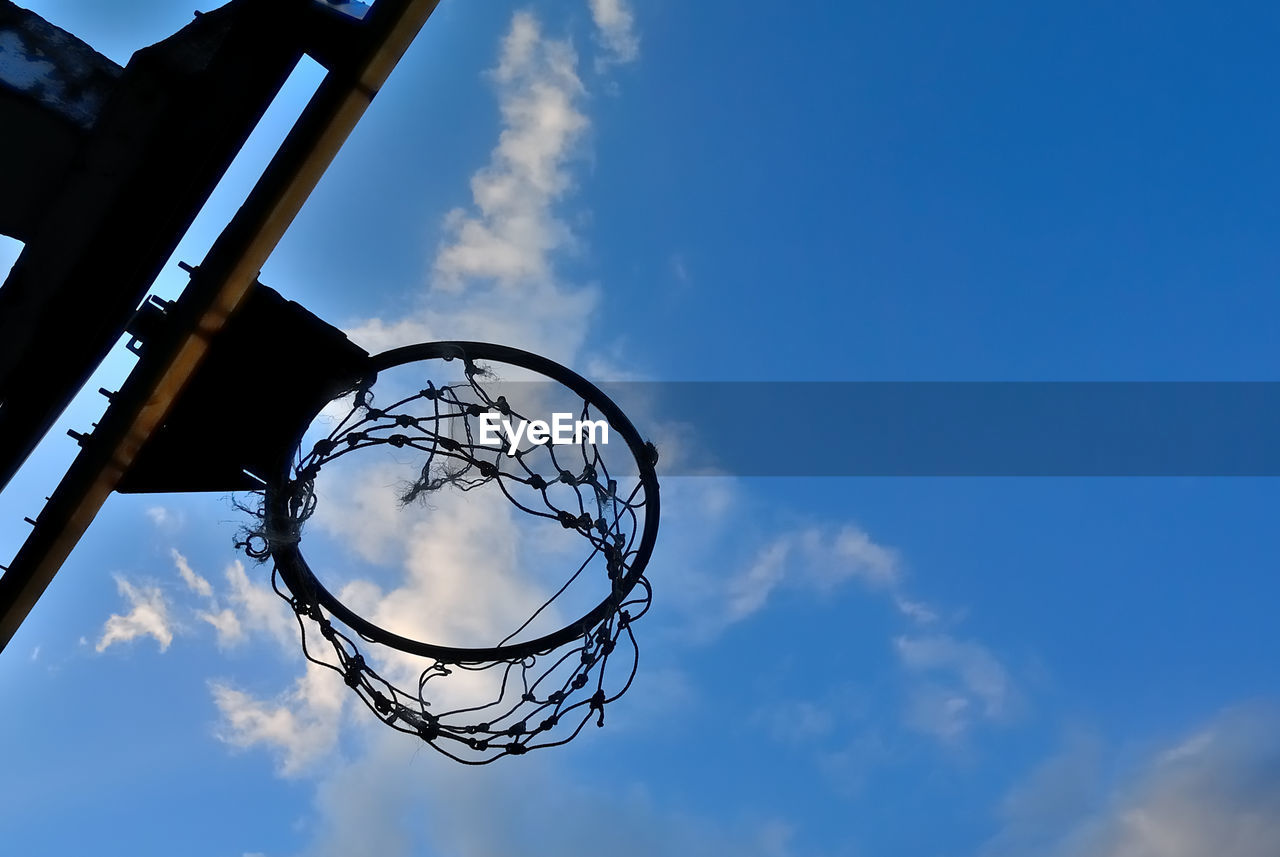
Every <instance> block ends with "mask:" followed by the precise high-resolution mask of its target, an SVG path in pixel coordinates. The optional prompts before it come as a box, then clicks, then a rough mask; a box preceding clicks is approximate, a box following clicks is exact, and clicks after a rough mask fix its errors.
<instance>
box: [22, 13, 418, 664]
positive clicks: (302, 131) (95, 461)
mask: <svg viewBox="0 0 1280 857" xmlns="http://www.w3.org/2000/svg"><path fill="white" fill-rule="evenodd" d="M438 3H439V0H378V2H377V3H375V4H374V6H373V7H372V9H371V10H370V12H369V13H368V15H366V17H365V19H364V21H363V23H362V25H361V28H360V29H361V33H362V38H361V39H360V40H359V42H358V43H357V44H355V45H353V49H352V51H351V53H349V54H348V55H347V58H346V61H345V62H336V61H335V62H333V63H332V65H331V67H330V70H329V72H328V74H327V75H326V76H325V78H324V80H323V82H322V83H321V85H320V87H319V89H318V90H317V91H316V94H315V95H314V96H313V97H312V99H311V101H310V102H309V103H308V105H307V107H306V109H305V110H304V111H303V114H302V116H301V117H300V118H299V119H298V121H297V123H295V125H294V127H293V130H292V131H291V132H290V133H289V136H288V137H287V138H286V139H285V142H284V143H283V144H282V145H281V147H280V149H279V150H278V151H277V152H276V155H275V157H274V158H272V160H271V163H270V164H269V165H268V166H267V169H266V170H265V171H264V172H263V174H262V176H261V178H259V180H258V182H257V184H256V185H255V186H254V188H253V190H252V191H251V192H250V194H249V196H248V198H247V199H246V201H245V203H244V205H243V206H242V207H241V208H240V210H239V211H238V212H237V213H236V215H235V217H234V218H233V219H232V221H231V222H230V223H229V224H228V225H227V228H226V229H225V230H223V232H222V235H221V236H220V237H219V238H218V240H217V241H216V242H215V243H214V246H213V247H212V249H211V250H210V251H209V254H208V256H207V257H206V259H205V261H204V262H202V263H201V265H200V267H199V270H198V272H197V274H196V275H194V276H193V277H192V282H191V285H190V286H189V287H188V288H187V290H186V291H185V292H184V293H183V295H182V297H181V298H180V299H179V300H178V301H177V302H176V304H175V305H174V306H173V308H172V309H171V310H170V313H169V314H170V316H171V321H170V323H169V324H167V325H166V329H167V330H168V331H169V332H170V333H169V335H168V336H167V337H166V336H162V337H158V338H157V339H156V341H155V342H153V343H151V344H149V345H148V347H147V351H146V352H145V353H144V355H143V359H142V360H141V361H140V362H139V365H138V366H137V368H136V369H135V371H134V372H133V373H132V374H131V375H130V376H129V378H128V379H127V381H126V383H125V385H124V387H123V388H122V389H121V391H120V393H119V395H118V396H117V397H116V401H115V402H114V403H113V406H112V408H111V409H110V410H109V412H108V414H107V415H106V416H104V418H103V421H102V423H101V424H100V426H99V428H98V429H97V430H96V431H95V432H94V433H93V435H92V436H91V437H90V438H89V440H88V441H87V443H86V444H85V447H84V449H82V451H81V453H80V455H79V456H77V458H76V460H75V461H74V462H73V463H72V465H71V468H70V469H69V470H68V472H67V475H66V476H65V477H64V478H63V480H62V482H61V483H60V484H59V485H58V488H57V489H56V490H55V491H54V494H53V496H52V497H51V498H50V501H49V503H48V504H47V505H46V506H45V508H44V510H43V511H42V512H41V513H40V515H39V517H38V518H37V520H36V525H35V527H34V529H33V530H32V533H31V535H30V537H29V538H28V539H27V541H26V543H25V544H24V545H23V546H22V548H21V549H20V550H19V552H18V554H17V556H16V557H15V558H14V560H13V563H12V564H11V565H10V567H9V570H8V571H7V572H6V573H5V575H4V576H3V577H2V578H0V649H2V648H3V647H4V646H5V645H7V644H8V642H9V640H10V639H12V637H13V635H14V633H15V632H16V631H17V629H18V627H19V626H20V625H21V623H22V621H23V619H25V618H26V616H27V614H28V613H29V612H30V610H31V608H32V607H33V606H34V605H35V603H36V601H37V600H38V599H39V597H40V595H41V594H42V593H43V592H44V590H45V588H46V587H47V586H48V584H49V582H50V581H51V580H52V579H53V577H54V575H55V574H56V573H57V571H58V569H59V567H61V565H62V563H63V561H65V559H66V558H67V556H68V555H69V554H70V553H71V550H72V548H73V547H74V546H75V544H76V543H77V542H78V541H79V539H80V537H81V536H82V535H83V534H84V532H85V530H86V529H87V528H88V526H89V524H90V523H91V522H92V520H93V518H94V516H95V515H96V514H97V512H98V510H99V509H100V508H101V507H102V504H103V503H104V502H105V501H106V499H107V497H108V496H109V495H110V494H111V492H112V491H114V490H115V488H116V487H117V486H118V485H119V482H120V480H121V478H122V476H123V475H124V474H125V473H126V472H127V471H128V469H129V466H130V465H131V464H132V463H133V461H134V459H135V458H136V457H137V455H138V453H139V450H140V449H141V448H142V446H143V445H144V444H145V443H146V441H147V439H148V438H149V437H150V436H151V435H152V434H153V433H154V432H155V431H156V430H157V428H158V427H159V426H160V425H162V424H163V422H164V420H165V417H166V416H167V414H168V413H169V410H170V408H171V407H172V405H173V402H174V401H175V399H176V398H177V396H179V395H180V394H181V392H182V390H183V388H184V387H185V386H186V384H187V382H188V381H189V380H190V379H191V377H192V376H193V374H194V373H195V371H196V369H197V368H198V367H199V365H200V363H201V361H202V360H203V359H204V357H205V355H206V353H207V352H208V350H209V348H210V346H211V344H213V343H214V342H215V341H216V337H217V334H218V332H219V331H220V330H221V329H222V328H223V326H224V325H225V324H226V322H227V319H228V318H230V317H231V316H232V315H233V314H234V313H235V311H236V310H237V308H238V307H239V306H240V305H241V303H242V301H243V300H244V299H245V297H246V295H247V294H248V293H249V291H250V289H252V288H253V284H254V282H255V278H256V276H257V274H258V271H259V269H260V268H261V267H262V265H263V263H264V262H265V261H266V259H267V257H268V256H269V255H270V253H271V251H272V250H273V249H274V248H275V246H276V244H277V243H278V242H279V240H280V238H281V237H282V236H283V234H284V232H285V229H286V228H287V227H288V225H289V224H290V223H291V222H292V220H293V218H294V216H295V215H296V214H297V213H298V210H299V209H300V208H301V207H302V204H303V202H304V201H305V200H306V198H307V197H308V195H309V194H310V193H311V191H312V189H313V188H314V187H315V185H316V183H317V182H318V181H319V179H320V176H321V175H322V174H323V173H324V170H325V169H326V168H327V166H328V165H329V163H330V162H331V161H332V159H333V157H334V155H335V154H336V153H337V151H338V149H339V148H340V147H341V145H342V143H343V141H345V139H346V138H347V136H348V134H349V133H350V132H351V130H352V129H353V128H354V127H355V125H356V123H357V122H358V121H359V119H360V117H361V116H362V115H363V113H364V111H365V109H366V108H367V107H368V105H369V102H370V101H371V100H372V98H373V97H374V95H375V94H376V93H377V91H378V90H379V89H380V88H381V86H382V84H383V83H384V82H385V80H386V78H387V76H388V74H390V72H391V70H392V69H393V68H394V67H395V65H396V63H397V62H398V61H399V59H400V57H401V56H403V54H404V52H405V50H406V49H407V48H408V46H409V44H410V43H411V42H412V41H413V39H414V37H415V36H416V35H417V33H418V31H419V30H420V29H421V27H422V25H423V24H424V23H425V22H426V20H427V18H428V17H429V16H430V15H431V13H432V12H433V11H434V10H435V8H436V6H437V4H438Z"/></svg>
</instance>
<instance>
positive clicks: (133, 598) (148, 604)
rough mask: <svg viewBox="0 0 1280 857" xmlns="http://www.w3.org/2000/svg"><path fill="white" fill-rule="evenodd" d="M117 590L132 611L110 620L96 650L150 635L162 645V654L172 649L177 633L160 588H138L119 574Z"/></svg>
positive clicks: (103, 649) (104, 627) (102, 649)
mask: <svg viewBox="0 0 1280 857" xmlns="http://www.w3.org/2000/svg"><path fill="white" fill-rule="evenodd" d="M116 589H117V590H118V591H119V593H120V595H121V596H122V597H123V598H124V599H125V600H126V601H127V602H128V603H129V612H128V613H125V614H123V615H121V614H119V613H116V614H113V615H112V616H111V617H110V618H108V619H107V621H106V624H105V625H103V626H102V636H101V637H100V638H99V639H98V643H97V646H96V647H95V648H96V649H97V650H98V651H99V652H103V651H106V650H107V648H108V647H110V646H113V645H115V644H116V643H127V642H129V641H130V640H133V639H135V638H137V637H144V636H147V637H153V638H155V640H156V642H157V643H159V644H160V651H162V652H163V651H165V650H166V649H168V648H169V644H170V643H172V642H173V631H172V629H171V627H170V622H169V608H168V604H167V603H166V602H165V598H164V593H162V592H161V591H160V587H158V586H134V585H133V584H131V583H130V582H129V581H127V580H125V579H124V578H123V577H121V576H120V575H116Z"/></svg>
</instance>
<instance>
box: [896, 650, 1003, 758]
mask: <svg viewBox="0 0 1280 857" xmlns="http://www.w3.org/2000/svg"><path fill="white" fill-rule="evenodd" d="M894 649H895V651H896V653H897V656H898V660H899V662H900V663H901V664H902V666H903V667H904V668H905V669H906V670H907V671H908V673H910V674H912V675H913V676H915V677H918V678H921V679H923V680H922V681H919V682H916V683H914V684H913V685H912V687H911V689H910V690H909V697H910V698H909V702H908V724H909V725H910V726H911V727H912V728H914V729H916V730H918V731H920V732H924V733H926V734H929V735H932V736H934V737H935V738H938V739H940V740H943V741H954V740H956V739H958V738H960V737H962V736H963V735H964V734H965V733H967V732H968V731H969V729H970V728H971V727H972V726H973V725H974V724H976V723H980V722H983V721H987V722H991V721H994V722H999V721H1001V720H1004V719H1006V718H1007V717H1009V716H1010V714H1011V713H1012V709H1013V705H1014V701H1015V698H1016V696H1015V692H1014V687H1013V681H1012V679H1011V678H1010V676H1009V672H1008V670H1006V669H1005V667H1004V665H1003V664H1002V663H1001V662H1000V661H999V660H998V659H997V658H996V657H995V655H993V654H992V653H991V651H990V650H989V649H987V647H986V646H983V645H982V644H980V643H977V642H974V641H972V640H957V639H956V638H954V637H952V636H950V635H947V634H934V635H927V636H907V635H904V636H900V637H898V638H897V639H895V640H894Z"/></svg>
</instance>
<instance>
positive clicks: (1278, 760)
mask: <svg viewBox="0 0 1280 857" xmlns="http://www.w3.org/2000/svg"><path fill="white" fill-rule="evenodd" d="M1277 714H1280V711H1277V710H1276V709H1275V708H1274V707H1270V706H1261V705H1255V706H1248V707H1243V708H1237V709H1234V710H1230V711H1227V712H1224V713H1223V714H1221V715H1219V716H1218V717H1217V718H1215V719H1214V721H1213V722H1212V723H1211V724H1210V725H1209V726H1208V728H1206V729H1203V730H1200V731H1199V732H1198V733H1196V734H1195V735H1193V736H1191V737H1190V738H1188V739H1185V740H1183V741H1181V742H1179V743H1177V744H1175V745H1174V746H1172V747H1170V748H1168V749H1166V750H1164V751H1162V752H1158V753H1155V754H1152V755H1151V756H1149V757H1148V759H1147V761H1146V762H1145V764H1144V766H1143V768H1142V769H1141V770H1140V771H1137V772H1136V773H1135V774H1133V775H1132V776H1130V777H1129V778H1128V781H1127V782H1126V783H1124V784H1122V785H1121V786H1119V787H1117V788H1114V789H1111V790H1110V794H1108V790H1107V789H1106V787H1105V786H1104V784H1103V778H1102V777H1101V776H1100V775H1099V774H1098V770H1097V769H1098V767H1099V765H1098V764H1097V757H1098V756H1099V755H1100V754H1101V750H1100V748H1098V747H1096V742H1092V743H1093V744H1094V747H1093V749H1088V748H1086V750H1085V752H1086V753H1087V754H1089V756H1090V758H1086V759H1085V760H1084V763H1083V765H1082V763H1081V761H1079V760H1078V759H1077V760H1073V759H1072V757H1073V756H1076V757H1078V756H1080V755H1081V750H1080V748H1079V743H1080V742H1079V741H1078V740H1076V741H1073V742H1072V744H1069V746H1068V748H1067V750H1066V751H1065V752H1064V753H1062V754H1060V755H1059V756H1058V757H1056V758H1055V759H1051V760H1050V761H1049V762H1046V763H1045V764H1044V765H1043V766H1042V767H1041V768H1040V769H1038V770H1037V771H1036V772H1034V773H1033V774H1032V776H1031V777H1030V778H1029V779H1028V781H1027V782H1026V783H1023V784H1021V785H1019V786H1018V787H1017V788H1015V789H1014V790H1013V792H1011V794H1010V797H1009V799H1007V800H1006V803H1005V808H1004V809H1005V811H1004V816H1005V818H1004V821H1005V824H1004V827H1003V829H1002V830H1001V831H1000V833H999V834H998V835H997V836H995V837H994V838H993V839H992V840H991V841H990V842H988V843H987V846H986V848H985V849H984V850H983V854H984V855H987V857H1014V855H1017V857H1202V855H1206V854H1213V855H1215V857H1262V855H1272V854H1280V726H1278V724H1280V717H1277ZM1064 807H1065V811H1064Z"/></svg>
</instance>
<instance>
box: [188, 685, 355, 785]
mask: <svg viewBox="0 0 1280 857" xmlns="http://www.w3.org/2000/svg"><path fill="white" fill-rule="evenodd" d="M210 690H211V691H212V693H213V700H214V703H215V704H216V705H217V706H218V711H219V712H220V714H221V715H222V723H221V726H220V728H219V731H218V737H219V738H220V739H222V740H223V741H226V742H227V743H229V744H232V745H234V746H237V747H252V746H255V745H265V746H267V747H268V748H270V749H271V750H273V751H274V752H276V754H277V756H278V758H279V763H280V773H281V774H282V775H284V776H296V775H298V774H301V773H303V772H304V771H305V770H306V769H307V768H308V767H309V766H310V765H311V764H312V763H314V762H316V761H317V760H319V759H321V758H324V757H326V756H327V755H329V753H330V752H331V751H332V750H333V748H334V746H335V745H336V743H337V738H338V723H339V719H340V717H341V714H342V709H343V705H344V703H345V701H346V690H347V688H346V686H345V685H344V684H343V683H342V680H341V678H340V677H338V676H336V675H334V674H333V673H332V672H331V671H329V670H327V669H324V668H323V667H318V666H315V665H314V664H310V663H308V664H307V670H306V672H305V673H303V675H302V676H300V677H299V678H298V680H297V681H296V682H295V683H294V686H293V687H292V688H291V689H290V690H289V691H287V692H285V693H283V694H281V695H280V696H279V697H278V698H276V699H273V700H269V701H264V700H261V699H257V698H255V697H254V696H252V695H250V694H248V693H246V692H244V691H241V690H237V689H235V688H232V687H230V686H228V685H227V684H224V683H222V682H211V683H210Z"/></svg>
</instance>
